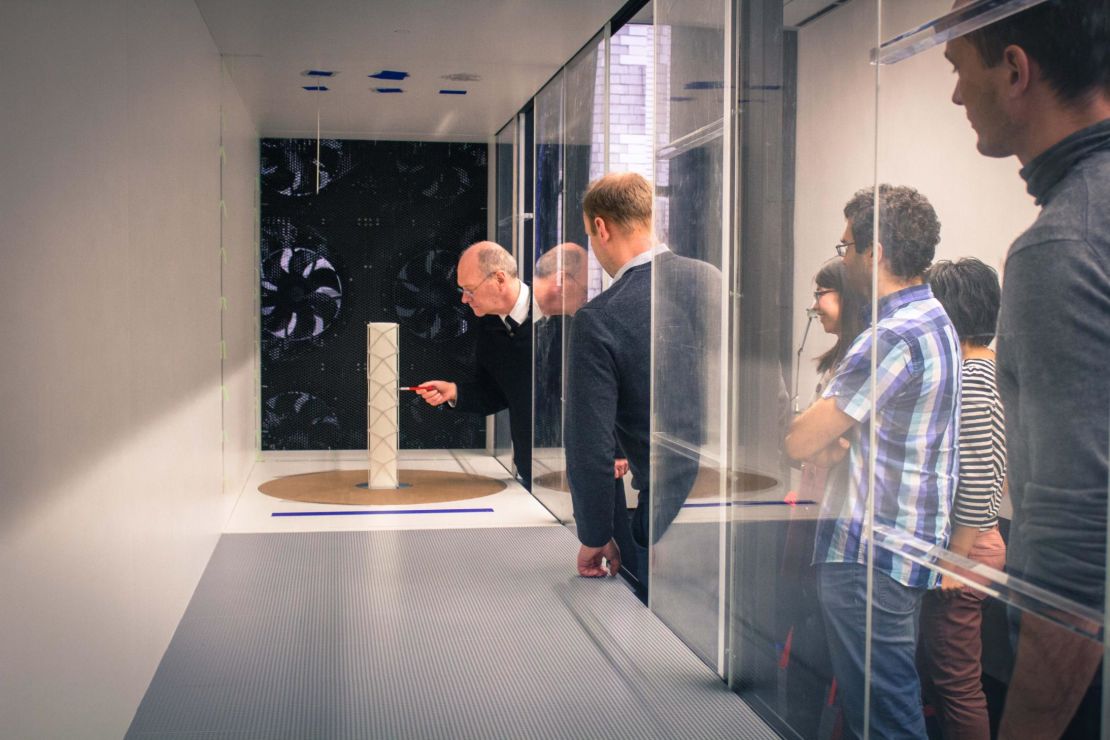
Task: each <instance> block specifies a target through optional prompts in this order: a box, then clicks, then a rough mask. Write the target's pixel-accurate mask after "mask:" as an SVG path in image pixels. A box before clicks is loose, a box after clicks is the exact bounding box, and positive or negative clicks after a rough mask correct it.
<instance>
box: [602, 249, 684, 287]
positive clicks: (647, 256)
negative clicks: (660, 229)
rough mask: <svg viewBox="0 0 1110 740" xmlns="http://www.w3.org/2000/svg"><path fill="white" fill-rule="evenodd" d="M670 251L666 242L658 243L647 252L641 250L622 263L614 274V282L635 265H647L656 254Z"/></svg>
mask: <svg viewBox="0 0 1110 740" xmlns="http://www.w3.org/2000/svg"><path fill="white" fill-rule="evenodd" d="M669 251H670V249H669V248H668V247H667V245H666V244H656V245H655V246H654V247H653V248H651V249H649V250H647V251H646V252H640V253H639V254H638V255H636V256H635V257H633V258H632V259H630V260H628V262H625V263H624V264H623V265H621V269H619V270H617V274H616V275H614V276H613V282H614V283H615V282H617V281H618V280H620V279H621V278H622V277H624V273H626V272H628V271H629V270H631V269H632V268H633V267H638V266H639V265H646V264H647V263H648V262H651V259H652V257H654V256H655V255H657V254H662V253H663V252H669Z"/></svg>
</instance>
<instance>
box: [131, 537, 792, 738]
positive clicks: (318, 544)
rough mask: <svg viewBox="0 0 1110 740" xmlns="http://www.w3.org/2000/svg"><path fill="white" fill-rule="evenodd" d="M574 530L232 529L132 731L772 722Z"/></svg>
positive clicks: (348, 733)
mask: <svg viewBox="0 0 1110 740" xmlns="http://www.w3.org/2000/svg"><path fill="white" fill-rule="evenodd" d="M576 549H577V541H576V540H575V539H574V537H573V536H572V535H571V534H570V533H569V532H568V531H567V530H565V529H563V528H562V527H536V528H513V529H464V530H431V531H393V532H383V531H378V532H344V533H309V534H257V535H256V534H235V535H224V536H223V538H222V539H221V540H220V543H219V545H218V547H217V548H216V551H215V553H214V555H213V556H212V560H211V562H210V563H209V565H208V569H207V570H206V571H205V574H204V577H203V578H202V579H201V582H200V584H199V586H198V587H197V591H196V593H195V594H194V596H193V599H192V602H191V603H190V604H189V608H188V610H187V611H186V612H185V616H184V617H183V618H182V621H181V624H180V626H179V627H178V629H177V633H176V634H175V635H174V638H173V640H172V642H171V643H170V646H169V648H168V650H167V651H166V655H165V656H164V657H163V659H162V663H161V665H160V666H159V667H158V671H157V672H156V674H155V676H154V680H153V681H152V682H151V685H150V688H149V689H148V690H147V693H146V696H145V697H144V698H143V701H142V704H141V705H140V706H139V709H138V712H137V713H136V715H135V718H134V720H133V721H132V724H131V728H130V730H129V731H128V734H127V737H128V738H171V737H172V738H175V739H177V738H205V739H206V740H209V739H212V738H267V740H274V739H275V738H312V739H313V740H326V739H329V738H352V739H354V738H358V739H360V740H361V739H363V738H445V739H447V738H450V739H452V740H453V739H454V738H517V737H519V738H552V739H554V738H635V739H636V740H644V739H645V738H678V737H682V738H690V737H696V738H726V737H727V738H764V737H774V735H773V734H772V733H771V732H770V731H769V730H768V729H767V728H766V727H765V726H764V725H763V723H762V722H761V721H760V720H759V719H758V718H757V717H756V716H755V715H754V714H753V712H752V711H751V710H750V709H749V708H748V707H747V705H745V704H744V703H743V702H742V701H741V700H740V698H739V697H737V696H736V695H735V694H732V693H730V692H729V691H728V690H727V689H726V688H725V686H724V685H723V684H722V683H721V682H720V681H719V680H718V679H717V677H716V676H715V675H713V674H712V672H711V671H709V670H708V669H707V668H706V667H705V666H704V664H702V663H701V662H700V661H699V660H698V659H697V658H695V657H694V655H693V654H692V653H690V651H689V650H687V649H686V647H685V646H683V645H682V644H681V643H680V642H679V641H678V639H677V638H675V637H674V636H673V635H672V634H671V633H670V632H669V631H668V630H667V629H666V628H665V627H664V626H663V625H662V623H660V622H659V621H658V620H657V619H656V618H655V617H654V616H652V615H651V613H650V612H648V611H647V610H646V609H645V608H643V607H642V606H641V605H640V603H639V602H638V601H637V600H636V599H635V597H634V596H633V595H632V594H631V592H629V591H628V589H627V588H625V587H624V586H623V585H622V584H621V583H619V582H617V581H616V580H613V579H609V580H606V581H594V580H584V579H579V578H576V577H573V576H572V575H571V573H572V569H573V565H574V554H575V552H576Z"/></svg>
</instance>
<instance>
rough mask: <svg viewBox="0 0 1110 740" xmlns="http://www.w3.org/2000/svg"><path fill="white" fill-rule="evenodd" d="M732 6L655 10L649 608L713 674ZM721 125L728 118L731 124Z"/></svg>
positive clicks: (718, 607)
mask: <svg viewBox="0 0 1110 740" xmlns="http://www.w3.org/2000/svg"><path fill="white" fill-rule="evenodd" d="M731 16H732V9H731V3H730V2H728V1H727V0H698V1H697V2H683V3H677V2H671V3H663V2H660V3H657V4H656V6H655V26H654V34H653V35H654V42H655V75H654V80H655V101H656V103H655V112H656V115H655V126H656V131H655V138H656V151H655V189H656V203H657V209H656V216H655V222H656V223H655V226H656V232H657V237H658V239H659V241H660V242H662V243H664V244H666V245H668V247H669V250H668V251H665V252H657V254H656V256H655V258H654V260H653V264H652V337H653V339H652V353H653V355H652V432H651V483H650V490H651V513H652V516H651V533H650V539H651V563H652V565H651V573H650V597H649V598H650V602H649V603H650V605H651V608H652V611H654V612H655V613H656V614H657V615H658V616H659V617H660V618H661V619H662V620H663V621H664V622H666V623H667V624H668V625H669V626H670V627H671V629H673V630H674V631H675V633H676V634H677V635H678V636H679V637H681V638H682V639H683V640H684V641H685V642H686V643H687V644H688V645H689V646H690V647H691V648H692V649H693V650H694V651H695V652H696V653H697V654H698V655H699V656H701V658H702V659H703V660H705V661H706V662H707V663H708V664H709V665H710V666H712V667H713V668H714V669H715V670H719V671H723V670H724V667H723V666H722V656H723V650H724V640H723V639H722V634H721V632H722V625H723V620H722V607H723V603H724V602H723V600H722V583H721V574H722V573H723V570H722V553H723V550H722V547H723V542H724V540H723V533H724V521H725V514H726V513H727V511H728V508H727V500H726V499H725V497H724V495H723V494H724V491H725V485H726V480H727V475H726V468H725V464H724V455H723V451H722V449H721V433H720V423H719V413H718V409H719V406H720V403H719V401H720V399H721V397H722V395H721V390H722V382H721V377H722V376H721V358H722V348H723V346H724V342H723V326H722V321H721V305H722V302H721V296H722V294H723V290H724V281H725V275H727V272H728V260H727V258H726V255H727V249H726V247H727V245H728V243H729V238H728V234H729V221H730V213H729V210H730V208H729V205H728V198H729V188H728V185H729V172H730V168H729V166H728V161H729V152H730V146H731V136H732V132H731V129H730V127H729V126H728V125H726V124H725V116H726V114H731V109H730V108H726V105H725V103H724V101H725V100H726V99H728V100H734V99H735V94H734V90H733V78H732V67H733V61H732V57H731V48H732V46H731V40H732V39H731V31H732V29H731V25H732V18H731ZM730 120H731V117H730Z"/></svg>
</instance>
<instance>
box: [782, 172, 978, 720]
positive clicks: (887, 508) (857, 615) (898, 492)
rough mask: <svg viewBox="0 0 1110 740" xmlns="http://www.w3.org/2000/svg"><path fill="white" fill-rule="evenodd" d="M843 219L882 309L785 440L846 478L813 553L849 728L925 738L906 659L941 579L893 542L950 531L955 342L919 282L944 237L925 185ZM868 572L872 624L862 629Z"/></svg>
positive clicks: (852, 274)
mask: <svg viewBox="0 0 1110 740" xmlns="http://www.w3.org/2000/svg"><path fill="white" fill-rule="evenodd" d="M876 200H877V201H878V235H879V238H878V241H875V239H874V238H873V234H874V226H875V219H876V213H875V210H876V209H875V204H876ZM844 217H845V219H846V221H847V223H846V226H845V229H844V234H843V236H842V238H841V241H840V243H839V244H837V246H836V248H837V253H838V254H840V255H841V256H842V257H843V258H844V266H845V269H846V272H847V276H848V279H849V280H850V281H851V282H852V283H853V284H854V285H855V287H856V288H857V289H858V290H859V291H860V292H862V293H863V294H865V295H872V294H873V295H874V296H875V298H876V299H877V307H878V315H877V317H876V321H875V322H874V326H873V327H870V328H868V329H866V330H865V331H864V332H863V333H861V334H860V335H859V336H858V337H856V338H855V340H854V341H853V342H852V344H851V346H850V347H849V348H848V353H847V355H845V357H844V359H843V360H842V361H841V363H840V365H839V366H838V368H837V371H836V374H835V376H834V377H833V379H832V380H831V381H830V382H829V385H828V386H827V387H826V388H825V391H824V393H823V394H822V398H821V400H819V401H818V402H816V403H815V404H813V405H812V406H811V407H810V408H809V409H808V410H807V411H806V412H805V413H803V414H802V415H801V416H799V417H798V418H797V419H796V420H795V421H794V424H793V425H792V426H791V428H790V433H789V435H788V436H787V438H786V451H787V453H788V454H789V455H790V456H791V457H793V458H795V459H796V460H809V461H812V462H814V463H817V464H820V465H825V466H829V465H833V464H836V463H838V462H839V461H840V460H841V459H842V458H843V457H844V456H845V455H846V454H847V455H848V458H849V460H848V467H849V476H848V480H849V482H848V489H847V490H846V491H833V490H830V491H827V492H826V497H825V500H824V502H823V503H822V510H821V517H820V519H819V521H818V523H817V537H816V542H815V544H814V553H813V561H814V563H815V564H816V565H817V588H818V597H819V600H820V602H821V610H822V613H823V615H824V617H825V626H826V631H827V632H828V639H829V654H830V656H831V657H832V664H833V671H834V672H835V674H836V678H837V681H838V685H839V687H840V701H841V706H842V708H843V710H844V718H845V721H846V723H847V725H848V728H849V730H850V731H851V733H852V734H853V735H854V736H857V737H864V736H866V734H865V732H864V724H865V722H869V723H870V727H869V729H870V736H871V737H882V738H894V737H899V738H902V737H913V738H925V737H926V734H925V722H924V718H923V716H922V710H921V687H920V679H919V678H918V675H917V669H916V667H915V665H914V655H915V651H916V643H917V635H916V630H917V627H916V621H917V612H918V609H919V607H920V605H921V597H922V595H923V594H924V592H925V590H926V589H927V588H931V587H934V586H935V585H936V580H937V577H936V574H935V573H934V572H932V571H930V570H928V569H926V568H924V567H922V566H921V565H918V564H916V563H913V562H911V561H910V560H908V559H906V558H905V557H904V556H903V555H902V554H901V553H900V551H899V548H898V546H897V544H896V543H898V542H899V541H902V540H905V539H906V538H911V539H913V540H915V541H916V542H917V543H919V544H921V545H924V546H926V547H928V546H932V545H937V544H940V545H943V544H944V543H945V541H946V540H947V538H948V526H949V525H948V515H949V508H950V506H951V502H952V497H953V493H954V492H955V489H956V479H957V466H958V460H957V455H956V440H957V433H958V426H959V423H958V409H957V404H958V400H959V378H960V350H959V344H960V343H959V338H958V336H957V334H956V330H955V328H954V327H953V326H952V322H951V321H950V320H949V318H948V315H947V314H946V313H945V312H944V308H943V307H942V306H941V305H940V303H939V302H938V301H937V300H936V299H935V298H934V297H933V294H932V291H931V290H930V288H929V286H928V285H927V284H925V283H924V281H923V276H924V273H925V270H926V268H928V266H929V263H930V262H932V259H933V254H934V253H935V251H936V245H937V242H938V241H940V224H939V222H938V221H937V216H936V212H935V211H934V210H933V207H932V206H931V205H930V204H929V201H927V200H926V199H925V196H923V195H921V194H920V193H919V192H917V191H916V190H914V189H912V188H907V187H894V186H891V185H880V186H879V188H878V191H877V192H876V191H875V190H874V189H865V190H861V191H859V192H858V193H856V194H855V196H853V197H852V199H851V200H850V201H849V202H848V204H847V205H846V206H845V208H844ZM873 286H874V291H873ZM869 317H870V312H869ZM873 355H875V357H874V359H875V372H874V373H872V359H873V357H872V356H873ZM872 394H874V396H873V395H872ZM872 397H874V398H875V399H876V400H875V405H874V408H873V407H872ZM872 456H874V461H875V469H874V470H872V469H871V460H872ZM869 499H870V507H869ZM869 508H870V509H871V510H872V511H873V512H874V519H873V522H874V530H873V536H870V537H869V536H868V531H869V529H868V527H867V522H868V510H869ZM869 569H870V570H872V575H873V579H872V588H871V603H872V604H873V609H872V612H871V634H870V635H868V634H867V633H866V629H865V625H866V623H867V604H868V599H867V580H868V571H869ZM869 640H870V641H871V646H872V647H871V709H870V712H869V713H868V712H865V711H864V703H865V698H866V696H865V694H866V678H867V672H866V667H865V654H866V648H867V643H868V641H869Z"/></svg>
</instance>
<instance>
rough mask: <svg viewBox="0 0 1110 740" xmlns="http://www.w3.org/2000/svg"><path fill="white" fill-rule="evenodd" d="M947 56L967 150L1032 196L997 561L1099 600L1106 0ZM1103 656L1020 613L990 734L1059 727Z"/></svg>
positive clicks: (1102, 572)
mask: <svg viewBox="0 0 1110 740" xmlns="http://www.w3.org/2000/svg"><path fill="white" fill-rule="evenodd" d="M958 4H964V3H963V2H961V3H958ZM945 56H946V57H947V58H948V60H949V61H950V62H952V65H953V66H954V67H955V72H956V74H957V83H956V89H955V91H954V92H953V94H952V102H954V103H956V104H957V105H962V106H964V107H965V108H966V111H967V117H968V120H969V121H970V122H971V126H972V128H973V129H974V130H975V132H976V133H977V134H978V145H977V146H978V149H979V152H980V153H982V154H984V155H986V156H988V157H1009V156H1016V157H1017V158H1018V160H1019V161H1020V162H1021V164H1022V170H1021V176H1022V178H1024V180H1025V181H1026V183H1027V187H1028V190H1029V193H1030V194H1031V195H1033V196H1034V198H1035V199H1036V202H1037V204H1038V205H1040V206H1042V210H1041V213H1040V215H1039V216H1038V218H1037V220H1036V222H1035V223H1034V224H1033V225H1032V226H1031V227H1030V228H1029V229H1028V230H1027V231H1026V232H1025V233H1024V234H1022V235H1021V236H1020V237H1018V239H1017V241H1015V242H1014V244H1013V245H1012V246H1011V247H1010V251H1009V254H1008V255H1007V258H1006V266H1005V274H1004V278H1003V282H1002V285H1003V289H1002V307H1001V312H1000V315H999V327H998V384H999V391H1000V393H1001V395H1002V402H1003V405H1004V407H1005V414H1006V445H1007V457H1008V463H1009V489H1010V495H1011V497H1012V499H1013V505H1014V516H1013V521H1012V524H1011V529H1010V544H1009V552H1008V556H1007V565H1006V567H1007V570H1008V571H1010V572H1012V573H1014V574H1015V575H1018V576H1020V577H1022V578H1025V579H1027V580H1029V581H1031V582H1032V583H1034V584H1036V585H1038V586H1041V587H1043V588H1046V589H1048V590H1050V591H1053V592H1055V593H1057V594H1060V595H1062V596H1065V597H1068V598H1070V599H1072V600H1075V601H1078V602H1079V603H1081V604H1083V605H1085V606H1088V607H1092V608H1094V609H1096V610H1101V609H1102V608H1103V602H1104V598H1105V596H1104V594H1105V582H1106V499H1107V452H1108V445H1110V0H1049V1H1048V2H1045V3H1043V4H1041V5H1038V6H1036V7H1033V8H1030V9H1028V10H1025V11H1023V12H1021V13H1018V14H1016V15H1013V16H1011V17H1009V18H1005V19H1003V20H1001V21H997V22H995V23H992V24H991V25H989V26H987V27H985V28H983V29H980V30H978V31H975V32H973V33H970V34H968V35H967V36H965V37H962V38H957V39H954V40H952V41H950V42H949V43H948V46H947V48H946V50H945ZM1074 626H1075V627H1077V628H1079V629H1085V630H1089V629H1091V628H1092V627H1093V626H1094V625H1090V624H1082V623H1075V624H1074ZM1101 656H1102V646H1101V645H1100V644H1099V643H1097V642H1095V641H1093V640H1090V639H1087V638H1084V637H1080V636H1078V635H1076V634H1074V633H1072V632H1070V631H1068V630H1067V629H1065V628H1063V627H1060V626H1058V625H1054V624H1052V623H1050V622H1048V621H1046V620H1043V619H1041V618H1040V617H1037V616H1034V615H1032V614H1024V615H1023V616H1022V619H1021V629H1020V632H1019V637H1018V644H1017V655H1016V663H1015V667H1014V673H1013V677H1012V679H1011V683H1010V690H1009V694H1008V695H1007V699H1006V709H1005V714H1004V716H1003V719H1002V726H1001V729H1000V734H999V737H1001V738H1016V737H1059V736H1060V735H1061V734H1062V733H1063V732H1064V731H1065V730H1066V729H1067V728H1068V725H1069V723H1070V722H1072V720H1073V716H1074V715H1075V714H1076V709H1077V708H1078V707H1079V706H1080V702H1081V700H1082V699H1083V697H1084V694H1085V693H1087V688H1088V686H1089V685H1090V684H1091V681H1092V678H1093V677H1094V675H1095V672H1096V670H1097V668H1098V665H1099V662H1100V660H1101ZM1091 693H1092V694H1093V693H1095V692H1091ZM1092 699H1097V697H1094V696H1092ZM1088 703H1090V704H1091V705H1092V706H1094V707H1095V709H1096V711H1095V712H1093V713H1092V716H1093V717H1094V718H1095V719H1094V720H1093V721H1094V724H1093V725H1091V726H1088V728H1087V730H1084V729H1083V728H1081V727H1079V726H1077V725H1076V726H1073V728H1072V731H1073V732H1075V731H1078V732H1079V733H1080V734H1082V735H1084V736H1086V734H1087V732H1088V731H1089V730H1090V729H1092V728H1097V726H1098V725H1097V715H1098V712H1097V703H1098V702H1097V701H1090V700H1089V701H1088V702H1084V706H1086V705H1087V704H1088ZM1085 713H1086V712H1085V710H1084V712H1081V714H1085ZM1076 721H1077V722H1082V717H1076ZM1095 732H1096V734H1097V729H1095Z"/></svg>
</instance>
